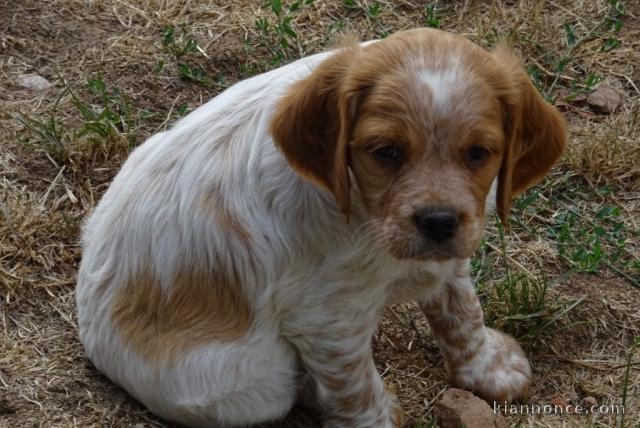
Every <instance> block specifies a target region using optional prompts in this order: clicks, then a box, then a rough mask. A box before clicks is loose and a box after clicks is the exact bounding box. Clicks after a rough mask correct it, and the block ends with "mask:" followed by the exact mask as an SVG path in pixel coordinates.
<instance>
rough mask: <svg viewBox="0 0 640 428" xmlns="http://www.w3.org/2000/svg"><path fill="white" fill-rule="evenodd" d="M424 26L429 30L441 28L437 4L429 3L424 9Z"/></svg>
mask: <svg viewBox="0 0 640 428" xmlns="http://www.w3.org/2000/svg"><path fill="white" fill-rule="evenodd" d="M424 24H425V25H426V26H427V27H431V28H440V27H442V19H441V18H440V15H439V13H438V2H433V3H430V4H428V5H427V6H426V7H425V8H424Z"/></svg>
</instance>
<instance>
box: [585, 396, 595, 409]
mask: <svg viewBox="0 0 640 428" xmlns="http://www.w3.org/2000/svg"><path fill="white" fill-rule="evenodd" d="M597 405H598V400H596V399H595V398H594V397H591V396H587V397H584V398H583V399H582V407H588V408H591V407H593V406H597Z"/></svg>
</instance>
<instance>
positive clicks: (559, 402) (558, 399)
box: [549, 395, 569, 407]
mask: <svg viewBox="0 0 640 428" xmlns="http://www.w3.org/2000/svg"><path fill="white" fill-rule="evenodd" d="M549 404H551V405H552V406H559V407H564V406H566V405H568V404H569V399H568V398H566V397H563V396H562V395H556V396H555V397H553V398H552V399H551V402H550V403H549Z"/></svg>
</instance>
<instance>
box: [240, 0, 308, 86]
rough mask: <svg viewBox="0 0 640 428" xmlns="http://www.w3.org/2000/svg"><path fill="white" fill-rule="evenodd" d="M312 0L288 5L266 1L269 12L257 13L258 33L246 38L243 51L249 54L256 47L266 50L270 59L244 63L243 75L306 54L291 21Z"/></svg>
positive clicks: (256, 26)
mask: <svg viewBox="0 0 640 428" xmlns="http://www.w3.org/2000/svg"><path fill="white" fill-rule="evenodd" d="M314 1H315V0H296V1H293V2H291V3H289V4H288V5H284V4H283V3H282V0H268V1H267V2H266V4H265V6H266V7H267V8H268V9H269V10H270V11H271V15H270V16H260V17H259V18H258V19H256V21H255V28H256V31H257V35H256V36H255V37H247V38H246V39H245V50H246V51H247V53H249V54H253V50H254V49H256V48H257V49H260V50H265V51H266V52H267V54H268V56H269V60H268V61H267V63H266V64H260V65H256V64H252V63H248V64H245V65H244V66H243V70H242V71H243V74H245V75H247V74H248V75H252V74H255V73H257V72H259V71H265V70H266V69H269V68H273V67H278V66H280V65H282V64H284V63H286V62H289V61H290V60H292V59H293V58H301V57H303V56H304V55H305V52H304V51H303V49H302V47H301V46H300V44H299V42H298V32H297V31H296V29H295V27H294V24H293V20H294V19H295V17H296V16H297V14H299V13H301V12H302V11H303V10H304V9H305V8H306V7H308V6H310V5H311V4H313V3H314ZM250 56H253V55H250Z"/></svg>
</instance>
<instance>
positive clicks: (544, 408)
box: [493, 401, 624, 416]
mask: <svg viewBox="0 0 640 428" xmlns="http://www.w3.org/2000/svg"><path fill="white" fill-rule="evenodd" d="M493 413H495V414H501V415H505V416H506V415H562V414H574V415H589V414H593V413H599V414H609V415H622V414H624V406H623V405H622V404H600V405H597V404H596V405H593V406H582V405H579V404H576V405H572V404H562V405H558V404H542V405H539V404H509V403H508V402H507V401H505V402H504V403H498V402H497V401H494V402H493Z"/></svg>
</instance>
